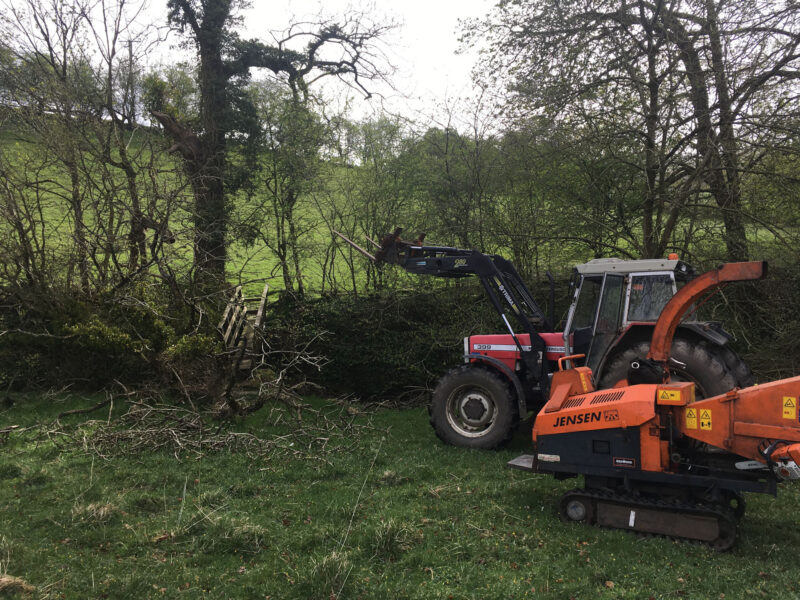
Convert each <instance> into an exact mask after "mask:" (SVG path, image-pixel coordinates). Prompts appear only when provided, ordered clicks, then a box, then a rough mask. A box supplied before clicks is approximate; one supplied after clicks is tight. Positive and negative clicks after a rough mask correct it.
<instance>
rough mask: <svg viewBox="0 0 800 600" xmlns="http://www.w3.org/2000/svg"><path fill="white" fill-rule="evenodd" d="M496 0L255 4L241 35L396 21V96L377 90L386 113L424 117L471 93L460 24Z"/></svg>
mask: <svg viewBox="0 0 800 600" xmlns="http://www.w3.org/2000/svg"><path fill="white" fill-rule="evenodd" d="M494 1H495V0H457V1H454V0H401V1H396V2H395V1H387V0H373V1H359V0H325V2H321V1H320V0H270V1H267V0H253V2H252V6H253V7H252V8H251V9H250V10H249V11H247V12H246V13H245V14H244V17H245V31H243V32H242V34H243V35H244V36H246V37H256V38H260V39H263V40H265V41H267V40H269V37H268V32H269V31H279V30H282V29H284V28H285V27H286V26H287V25H288V24H289V23H290V22H292V21H295V22H296V21H302V20H307V19H312V18H314V17H316V16H318V15H327V16H330V17H334V18H335V17H337V16H341V15H346V14H350V13H352V12H353V10H358V11H361V12H366V13H367V14H369V15H371V16H372V17H373V19H374V20H375V21H376V22H378V23H381V22H388V21H394V22H397V23H398V25H399V27H398V28H397V30H395V31H394V32H393V33H391V34H390V35H389V36H387V38H386V43H385V45H384V51H385V52H386V54H387V57H388V59H389V60H390V62H391V63H392V64H393V65H394V66H395V67H396V68H397V71H396V73H395V75H394V76H393V78H392V81H393V83H394V87H395V91H391V90H389V89H386V88H383V89H381V90H379V91H380V92H381V93H382V94H383V95H384V96H385V97H386V100H385V102H384V108H387V109H389V110H391V111H394V112H398V113H401V114H403V115H405V116H407V117H411V118H417V117H423V118H424V117H427V116H431V115H432V114H434V113H435V112H436V107H437V106H441V105H442V104H443V103H444V102H445V100H446V99H447V100H449V101H450V102H452V101H453V100H454V99H455V98H459V97H464V96H469V95H471V94H472V85H471V80H470V70H471V69H472V67H473V65H474V64H475V61H476V59H477V56H476V53H475V52H467V53H464V54H461V55H456V51H457V50H458V49H459V43H458V37H459V25H458V21H459V19H464V18H470V17H482V16H484V15H485V14H486V13H487V12H488V11H489V10H490V8H491V7H492V6H493V4H494ZM159 4H160V2H159V0H151V7H152V8H156V6H158V5H159ZM164 4H166V2H164ZM162 6H163V5H162ZM163 10H165V9H163ZM173 39H175V38H173ZM380 106H381V103H380V101H371V102H370V103H369V104H368V105H367V106H365V105H363V104H362V105H359V106H358V107H357V108H356V111H355V112H356V113H357V114H365V113H367V112H369V111H370V110H372V109H376V108H379V107H380Z"/></svg>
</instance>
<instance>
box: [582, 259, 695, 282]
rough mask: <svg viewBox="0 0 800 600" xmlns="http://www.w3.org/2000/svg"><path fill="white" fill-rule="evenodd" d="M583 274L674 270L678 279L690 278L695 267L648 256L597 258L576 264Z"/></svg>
mask: <svg viewBox="0 0 800 600" xmlns="http://www.w3.org/2000/svg"><path fill="white" fill-rule="evenodd" d="M575 270H576V271H577V272H578V273H580V274H581V275H589V276H591V275H604V274H605V273H622V274H627V273H647V272H650V271H654V272H655V271H661V272H663V271H674V272H675V276H676V278H678V279H690V278H692V277H693V276H694V274H695V272H694V268H693V267H692V266H691V265H689V264H687V263H685V262H683V261H682V260H670V259H667V258H646V259H643V260H622V259H621V258H595V259H594V260H590V261H589V262H586V263H583V264H581V265H575Z"/></svg>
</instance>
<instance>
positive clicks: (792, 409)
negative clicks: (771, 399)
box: [783, 396, 797, 420]
mask: <svg viewBox="0 0 800 600" xmlns="http://www.w3.org/2000/svg"><path fill="white" fill-rule="evenodd" d="M783 418H784V419H792V420H794V419H796V418H797V398H795V397H794V396H784V397H783Z"/></svg>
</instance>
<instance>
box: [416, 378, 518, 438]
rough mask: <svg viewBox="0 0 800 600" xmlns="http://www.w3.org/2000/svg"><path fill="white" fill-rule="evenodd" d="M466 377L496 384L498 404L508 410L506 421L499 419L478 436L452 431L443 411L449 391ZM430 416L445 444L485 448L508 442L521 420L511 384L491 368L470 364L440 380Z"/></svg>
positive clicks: (433, 398)
mask: <svg viewBox="0 0 800 600" xmlns="http://www.w3.org/2000/svg"><path fill="white" fill-rule="evenodd" d="M465 378H477V379H478V380H479V382H480V383H483V384H484V385H487V386H497V387H496V390H497V392H498V394H499V397H496V398H495V404H496V405H498V406H501V405H503V404H504V405H505V407H506V409H507V410H506V411H505V413H504V414H503V417H504V419H503V420H504V421H505V422H502V421H501V422H499V423H497V422H496V423H495V426H494V428H495V430H493V431H490V432H489V433H488V434H486V435H485V436H482V437H479V438H466V437H463V436H461V435H460V434H458V433H457V432H455V431H453V430H452V429H451V428H450V426H449V424H448V422H447V416H446V414H445V412H444V411H445V410H446V403H447V398H448V396H449V391H448V390H449V389H450V388H452V387H454V386H455V385H458V384H460V383H461V381H460V380H463V379H465ZM428 416H429V422H430V424H431V426H432V427H433V430H434V432H436V437H438V438H439V439H440V440H442V441H443V442H444V443H445V444H449V445H452V446H461V447H464V448H481V449H485V450H490V449H493V448H497V447H500V446H502V445H503V444H505V443H507V442H508V441H509V440H510V439H511V437H512V436H513V435H514V432H515V431H516V428H517V425H518V423H519V409H518V407H517V401H516V398H515V395H514V393H513V392H512V391H511V389H510V387H509V383H508V382H507V381H506V380H505V379H504V378H503V377H501V376H500V375H498V374H496V373H494V372H493V371H491V370H490V369H487V368H485V367H480V366H475V365H471V364H469V365H462V366H460V367H456V368H454V369H451V370H450V371H448V372H447V373H445V374H444V376H442V378H441V379H439V382H438V383H437V384H436V388H435V389H434V390H433V394H432V395H431V401H430V402H429V403H428Z"/></svg>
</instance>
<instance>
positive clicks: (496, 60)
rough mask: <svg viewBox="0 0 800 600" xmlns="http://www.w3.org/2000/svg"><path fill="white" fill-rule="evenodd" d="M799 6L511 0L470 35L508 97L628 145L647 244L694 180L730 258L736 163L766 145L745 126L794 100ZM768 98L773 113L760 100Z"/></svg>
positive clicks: (741, 243)
mask: <svg viewBox="0 0 800 600" xmlns="http://www.w3.org/2000/svg"><path fill="white" fill-rule="evenodd" d="M799 11H800V9H798V8H797V7H796V6H794V5H786V6H778V5H775V4H772V3H767V2H758V3H755V4H753V3H750V2H743V1H739V0H728V1H719V0H693V1H691V2H678V1H677V0H674V1H671V2H656V3H651V2H649V1H647V0H636V1H635V2H632V3H628V4H619V3H616V2H610V1H608V0H592V1H590V2H588V3H580V4H567V5H565V4H563V3H558V2H549V1H547V2H537V3H533V2H520V3H508V4H502V5H501V7H500V8H498V9H497V10H496V11H495V12H494V13H493V15H492V17H491V18H490V19H489V20H488V21H487V22H486V23H485V24H484V25H485V26H484V27H479V26H477V25H476V26H474V29H473V31H472V33H471V35H473V36H484V35H488V38H489V40H490V41H489V45H490V48H491V49H490V51H489V52H490V53H491V55H492V60H488V61H485V64H486V65H490V71H491V72H490V73H489V75H490V76H491V75H494V76H495V77H497V78H498V79H499V80H502V81H504V82H505V83H507V84H508V85H509V90H510V95H511V99H510V102H509V104H514V105H516V107H517V109H520V110H531V109H532V110H538V111H543V112H544V113H546V114H549V115H550V116H551V117H552V118H553V119H554V121H556V123H557V125H563V124H565V123H569V122H571V124H572V126H573V127H575V128H580V129H583V130H584V131H587V132H592V131H598V132H599V133H601V135H603V136H608V137H610V138H614V139H615V140H616V141H617V142H618V141H620V140H623V139H627V140H628V142H627V143H628V145H629V146H630V147H633V148H636V147H638V151H637V154H638V156H639V158H638V159H637V169H639V170H640V172H641V174H640V177H641V180H642V182H643V187H644V194H643V195H644V197H645V201H644V203H643V205H642V206H641V211H640V216H641V232H642V238H643V239H642V243H641V248H642V254H643V255H655V254H657V253H659V252H661V251H663V249H664V248H665V246H666V242H667V239H668V238H669V236H671V235H672V234H673V232H674V231H675V226H676V224H677V222H678V219H679V217H680V215H681V212H682V210H683V208H682V207H684V206H685V205H686V203H687V201H688V200H689V198H691V197H693V196H696V195H697V193H698V192H702V193H706V194H708V196H709V197H710V198H712V199H713V201H714V203H715V205H716V207H717V210H718V214H719V215H720V218H721V220H722V222H723V224H724V243H725V248H726V254H727V256H728V258H730V259H732V260H740V259H744V258H745V257H746V256H747V255H748V243H747V238H746V235H745V233H746V232H745V227H744V217H743V214H742V198H741V186H742V183H741V180H742V175H743V173H746V172H747V171H748V170H750V169H753V168H754V167H755V166H756V165H757V163H758V161H759V160H760V159H761V158H762V157H763V154H762V153H759V152H753V149H752V147H751V146H750V143H751V142H752V141H753V140H754V134H755V131H754V128H753V124H754V123H756V122H757V123H759V125H760V127H762V128H763V127H767V129H768V130H771V131H773V132H774V133H776V132H777V131H779V130H780V127H781V122H782V119H783V118H784V117H785V116H786V112H787V110H793V109H792V108H791V107H790V106H789V104H788V103H787V102H786V101H785V100H784V99H783V97H782V95H781V92H787V91H789V90H790V89H791V87H792V85H793V84H792V82H793V81H794V80H795V79H796V78H797V77H798V65H799V64H800V63H798V61H799V60H800V54H798V52H797V48H798V44H799V43H800V35H799V34H800V22H798V14H800V12H799ZM473 39H477V38H475V37H474V38H473ZM789 96H793V94H791V93H790V94H789V95H788V96H787V97H789ZM772 98H777V106H776V107H775V108H776V110H775V111H774V112H772V114H771V117H770V116H769V113H768V112H765V111H763V108H762V107H763V106H764V105H765V103H766V104H767V105H769V104H772V102H771V101H770V100H771V99H772ZM758 138H760V140H761V142H762V143H763V141H764V137H763V129H762V134H760V135H759V136H758ZM779 138H780V135H773V137H772V140H773V143H774V142H776V141H777V140H778V139H779ZM623 144H624V142H623ZM771 144H772V143H771ZM620 158H621V160H625V159H624V157H620ZM665 238H666V239H665Z"/></svg>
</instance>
